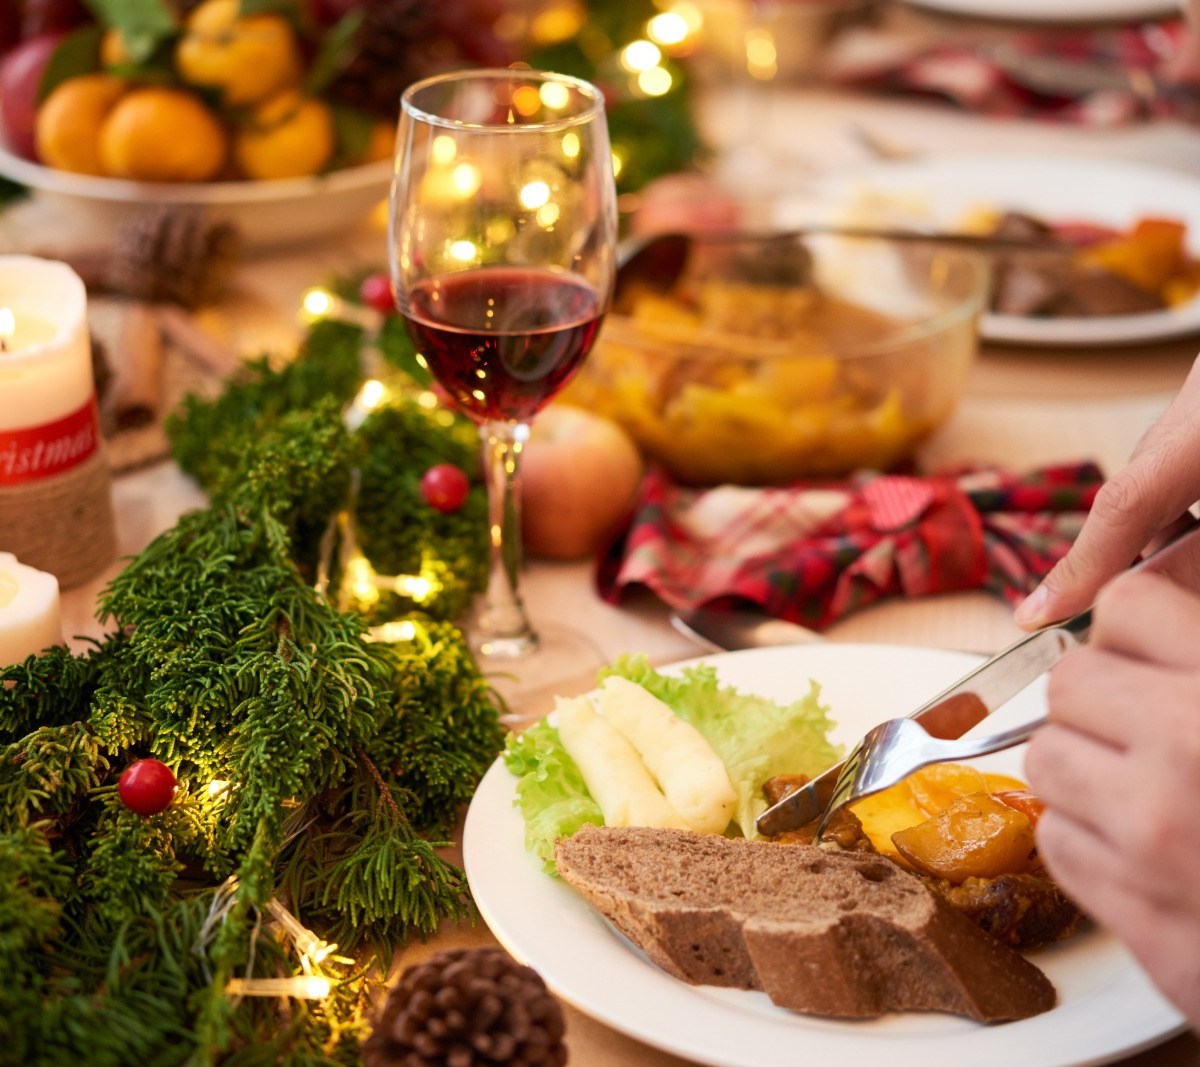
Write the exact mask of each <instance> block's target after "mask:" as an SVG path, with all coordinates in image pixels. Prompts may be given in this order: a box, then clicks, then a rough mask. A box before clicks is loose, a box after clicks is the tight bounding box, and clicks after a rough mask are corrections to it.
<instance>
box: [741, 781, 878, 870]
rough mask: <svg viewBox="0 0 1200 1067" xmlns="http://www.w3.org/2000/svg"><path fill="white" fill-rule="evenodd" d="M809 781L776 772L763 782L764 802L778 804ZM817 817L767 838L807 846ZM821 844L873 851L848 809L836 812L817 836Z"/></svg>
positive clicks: (814, 829)
mask: <svg viewBox="0 0 1200 1067" xmlns="http://www.w3.org/2000/svg"><path fill="white" fill-rule="evenodd" d="M808 781H809V778H808V775H806V774H779V775H776V776H775V777H774V778H769V779H768V780H767V781H765V782H764V783H763V795H764V796H766V798H767V803H768V804H772V805H773V804H778V803H779V801H781V800H782V799H783V798H784V797H786V796H788V795H789V794H791V793H794V792H795V791H796V790H797V789H799V788H800V787H801V786H803V785H807V784H808ZM819 821H820V820H819V819H814V820H813V821H812V822H810V823H809V824H808V825H807V826H801V827H800V828H799V829H797V830H784V831H783V832H782V833H779V834H775V835H774V836H772V837H771V838H770V840H772V841H776V842H778V843H779V844H781V845H811V844H813V843H814V840H813V839H814V838H815V836H816V832H817V823H818V822H819ZM821 844H822V845H823V846H830V847H833V848H837V849H840V850H841V851H843V852H874V851H875V846H874V845H873V844H871V839H870V838H869V837H867V835H866V834H865V833H863V828H862V823H861V822H859V821H858V816H857V815H855V814H854V812H852V811H851V810H850V809H849V808H842V809H841V810H840V811H836V812H834V814H833V817H832V818H831V819H830V820H829V825H828V826H826V827H825V832H824V833H823V834H822V835H821Z"/></svg>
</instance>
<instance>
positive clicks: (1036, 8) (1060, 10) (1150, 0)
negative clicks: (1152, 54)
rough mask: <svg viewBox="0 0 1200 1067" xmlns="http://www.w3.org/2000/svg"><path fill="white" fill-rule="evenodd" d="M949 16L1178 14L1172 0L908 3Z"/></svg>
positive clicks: (1116, 18)
mask: <svg viewBox="0 0 1200 1067" xmlns="http://www.w3.org/2000/svg"><path fill="white" fill-rule="evenodd" d="M909 2H910V3H912V4H914V5H916V6H918V7H927V8H930V9H932V10H934V11H942V12H945V13H946V14H948V15H966V16H969V17H971V18H989V19H1003V20H1005V21H1010V22H1071V23H1094V22H1124V21H1133V20H1137V19H1152V18H1161V17H1163V16H1164V15H1177V14H1178V13H1179V5H1178V4H1173V3H1171V2H1170V0H909Z"/></svg>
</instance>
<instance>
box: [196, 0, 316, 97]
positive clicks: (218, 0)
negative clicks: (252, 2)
mask: <svg viewBox="0 0 1200 1067" xmlns="http://www.w3.org/2000/svg"><path fill="white" fill-rule="evenodd" d="M239 11H240V3H239V0H205V2H204V3H202V4H201V5H200V6H199V7H198V8H196V9H195V10H194V11H193V12H192V13H191V15H189V16H188V20H187V23H186V25H185V28H184V35H183V37H182V38H181V40H180V42H179V44H178V45H177V46H176V49H175V67H176V69H177V70H178V71H179V76H180V78H182V79H183V80H184V81H185V82H187V83H188V84H189V85H195V86H200V87H204V88H207V89H217V90H219V91H220V92H221V99H222V101H223V102H224V103H225V104H226V105H227V106H230V107H243V106H246V105H249V104H256V103H258V102H260V101H262V100H265V99H266V98H267V97H269V96H271V95H273V94H274V93H277V92H278V91H279V90H280V89H284V88H287V87H290V86H294V85H298V84H299V83H300V79H301V76H302V74H303V62H302V59H301V56H300V47H299V45H298V43H297V41H296V35H295V33H294V32H293V31H292V27H291V25H290V24H289V23H288V21H287V19H285V18H284V17H283V16H282V15H273V14H264V15H246V16H244V17H242V16H240V15H239Z"/></svg>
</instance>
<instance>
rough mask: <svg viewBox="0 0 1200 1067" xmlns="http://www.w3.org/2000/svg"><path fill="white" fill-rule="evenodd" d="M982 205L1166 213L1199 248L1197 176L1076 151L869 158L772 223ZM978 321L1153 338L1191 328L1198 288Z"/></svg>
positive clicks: (989, 332)
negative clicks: (1089, 308) (1138, 303)
mask: <svg viewBox="0 0 1200 1067" xmlns="http://www.w3.org/2000/svg"><path fill="white" fill-rule="evenodd" d="M989 210H993V211H996V210H998V211H1018V212H1025V213H1028V214H1030V215H1034V216H1037V217H1039V218H1041V219H1042V220H1044V221H1045V222H1047V223H1065V222H1081V223H1082V222H1093V223H1100V224H1101V225H1107V226H1112V227H1116V228H1126V227H1129V226H1131V225H1133V223H1135V222H1136V221H1137V220H1138V219H1139V218H1142V217H1156V218H1170V219H1175V220H1178V221H1179V222H1181V223H1183V224H1184V225H1185V226H1186V227H1187V247H1188V251H1189V253H1190V255H1191V256H1192V257H1193V258H1196V257H1200V181H1198V180H1197V179H1196V178H1195V177H1193V176H1191V175H1188V174H1183V173H1181V172H1176V171H1172V170H1167V169H1165V168H1160V167H1150V166H1145V165H1143V164H1139V163H1131V162H1125V161H1122V160H1117V159H1100V158H1088V157H1086V156H1058V157H1054V156H1032V155H1028V156H1026V155H1019V154H1012V155H1008V154H1005V155H994V154H990V153H986V154H985V153H981V154H978V155H960V156H941V157H937V158H929V159H914V160H911V161H899V162H888V163H872V164H869V165H867V166H865V167H862V168H857V169H855V170H852V171H849V172H841V173H839V174H837V175H836V176H832V177H831V178H829V179H828V180H826V181H825V182H824V184H823V186H822V187H821V188H820V189H818V190H816V191H815V193H813V194H811V195H808V196H806V197H805V199H804V200H803V201H799V200H797V201H795V202H791V203H787V204H784V205H782V206H781V207H780V209H779V211H778V213H777V219H776V223H777V225H779V226H780V227H781V228H788V227H792V226H797V225H802V224H803V223H804V222H805V221H812V220H813V219H814V218H826V219H828V218H829V217H831V216H832V217H834V218H838V219H840V220H841V221H843V222H850V221H858V222H866V221H868V220H873V221H875V222H881V221H885V220H886V221H887V222H888V223H891V224H894V225H909V226H913V227H918V228H931V229H939V228H940V229H954V228H962V227H963V226H964V225H965V224H966V222H967V221H968V220H970V219H971V218H972V217H977V216H978V215H980V214H981V213H986V212H987V211H989ZM980 330H981V333H982V335H983V337H984V338H985V339H987V340H989V341H999V342H1003V343H1007V344H1020V345H1049V346H1054V347H1064V348H1077V347H1088V348H1093V349H1094V348H1096V347H1097V346H1101V347H1105V346H1113V345H1123V344H1133V343H1137V342H1142V341H1163V340H1168V339H1170V338H1173V337H1185V336H1188V335H1190V334H1194V333H1200V296H1197V297H1193V298H1192V299H1191V300H1189V301H1187V302H1186V303H1184V304H1180V305H1178V306H1176V307H1172V308H1170V309H1168V310H1164V311H1150V312H1141V313H1137V314H1128V315H1106V316H1097V317H1089V318H1083V317H1056V318H1038V317H1033V316H1017V315H1000V314H996V313H994V312H989V313H988V314H985V315H984V316H983V319H982V321H981V324H980Z"/></svg>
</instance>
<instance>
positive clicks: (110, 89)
mask: <svg viewBox="0 0 1200 1067" xmlns="http://www.w3.org/2000/svg"><path fill="white" fill-rule="evenodd" d="M472 2H474V0H460V2H459V3H458V4H457V5H454V4H451V5H450V6H451V7H455V8H456V10H458V9H459V8H461V7H463V6H464V5H466V6H469V5H470V4H471V3H472ZM425 7H426V5H413V4H412V3H409V2H407V0H377V2H374V3H366V2H365V0H277V2H272V3H261V4H258V3H254V4H251V3H246V2H244V0H146V2H144V3H139V4H127V3H124V4H123V3H120V2H117V0H96V2H93V3H89V4H87V5H84V4H83V3H80V2H78V0H24V6H23V8H22V6H21V4H17V5H15V6H14V7H13V8H12V10H13V11H15V12H16V14H15V15H10V16H0V19H2V18H9V19H15V20H16V23H15V25H12V26H8V27H7V28H6V27H5V25H3V24H2V23H0V174H3V175H4V176H5V177H7V178H9V179H11V180H13V181H16V182H18V183H20V184H23V185H26V186H28V187H30V188H31V189H34V190H37V191H38V192H39V194H41V195H44V196H47V197H56V198H59V199H60V200H61V201H62V204H63V207H64V210H66V211H82V212H83V213H84V214H85V215H86V216H87V224H88V225H92V226H95V225H96V224H97V223H99V224H101V225H103V223H105V222H106V221H110V220H111V221H114V222H115V221H117V220H119V218H120V217H121V215H122V213H123V212H125V211H127V210H128V209H129V206H130V205H138V204H145V203H147V202H155V203H168V204H180V205H188V206H199V207H203V208H205V209H207V210H208V212H209V213H210V214H211V215H212V216H214V217H216V218H219V219H221V220H223V221H230V222H232V223H234V224H235V225H236V226H237V227H238V228H239V230H240V232H241V236H242V239H243V242H244V244H245V245H247V246H256V245H258V246H261V245H269V244H276V243H284V242H295V241H299V240H305V239H310V238H314V237H318V236H321V235H324V234H328V233H331V232H333V231H344V230H345V228H346V226H347V225H348V224H351V223H353V222H354V221H355V220H357V219H360V218H362V217H364V216H365V215H367V214H368V213H369V212H370V211H371V210H372V209H373V208H375V207H377V206H378V205H379V204H381V203H382V202H383V200H384V198H385V196H386V192H387V186H388V183H389V181H390V176H391V156H392V144H393V139H394V130H395V121H396V112H397V110H398V107H399V96H400V92H401V91H402V90H403V88H404V86H405V84H407V83H408V82H411V81H412V80H415V79H416V78H418V77H421V76H424V75H425V74H427V73H431V72H433V71H434V70H436V69H438V67H439V66H444V65H446V64H447V63H450V64H462V65H466V64H469V63H471V62H473V61H475V60H476V59H477V58H483V59H485V60H486V59H496V60H501V59H504V58H506V57H505V56H502V55H499V54H493V55H487V54H484V55H477V54H471V52H470V50H468V49H464V48H462V47H459V46H458V45H457V44H456V39H455V33H456V32H459V31H456V29H455V25H454V20H452V19H450V18H449V16H447V15H446V14H445V13H440V12H429V11H426V10H424V8H425ZM458 14H459V15H462V14H463V12H462V11H461V10H458ZM6 35H7V38H8V40H7V43H6V40H5V37H6ZM474 51H475V53H478V52H479V49H478V48H477V47H476V48H475V50H474ZM71 221H72V220H71V219H70V218H68V217H64V218H63V222H64V225H69V224H70V223H71Z"/></svg>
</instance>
